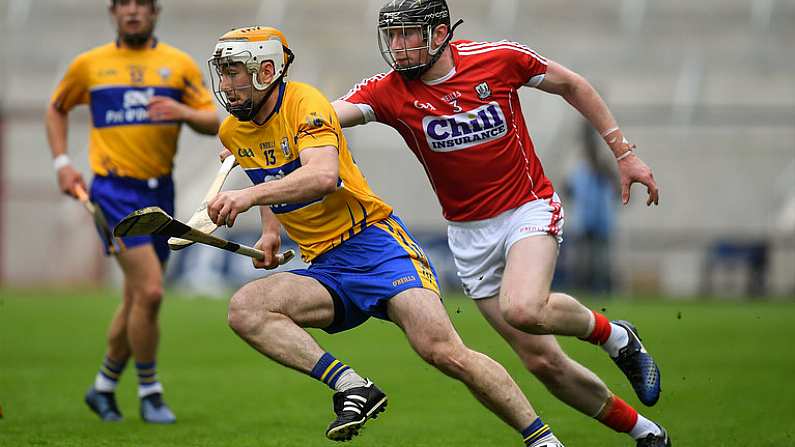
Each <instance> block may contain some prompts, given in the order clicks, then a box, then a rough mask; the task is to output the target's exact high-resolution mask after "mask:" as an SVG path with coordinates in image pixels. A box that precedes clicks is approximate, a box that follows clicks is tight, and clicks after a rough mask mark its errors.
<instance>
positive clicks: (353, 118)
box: [331, 99, 364, 127]
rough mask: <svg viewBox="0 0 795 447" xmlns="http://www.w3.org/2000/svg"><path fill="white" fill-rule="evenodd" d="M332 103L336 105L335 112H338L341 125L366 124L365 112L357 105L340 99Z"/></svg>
mask: <svg viewBox="0 0 795 447" xmlns="http://www.w3.org/2000/svg"><path fill="white" fill-rule="evenodd" d="M331 105H332V106H333V107H334V112H336V113H337V118H339V120H340V126H342V127H353V126H358V125H360V124H364V113H362V111H361V110H359V108H358V107H356V106H355V105H353V104H351V103H349V102H348V101H342V100H340V99H338V100H336V101H334V102H332V103H331Z"/></svg>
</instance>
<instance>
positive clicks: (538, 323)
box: [502, 300, 551, 335]
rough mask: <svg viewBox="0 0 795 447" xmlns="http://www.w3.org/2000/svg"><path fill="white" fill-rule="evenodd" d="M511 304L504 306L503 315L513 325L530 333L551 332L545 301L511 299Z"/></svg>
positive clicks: (541, 333)
mask: <svg viewBox="0 0 795 447" xmlns="http://www.w3.org/2000/svg"><path fill="white" fill-rule="evenodd" d="M510 302H511V304H509V305H507V306H504V307H503V308H502V317H503V318H504V319H505V321H506V322H507V323H508V324H510V325H511V326H513V327H515V328H517V329H519V330H521V331H523V332H527V333H530V334H537V335H543V334H549V333H551V332H550V327H549V325H548V323H547V321H546V320H547V319H546V312H545V306H544V303H545V302H546V301H542V303H541V304H536V303H538V300H529V301H528V300H510Z"/></svg>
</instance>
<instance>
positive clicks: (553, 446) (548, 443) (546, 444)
mask: <svg viewBox="0 0 795 447" xmlns="http://www.w3.org/2000/svg"><path fill="white" fill-rule="evenodd" d="M558 446H560V447H563V443H562V442H560V441H559V440H558V438H557V437H555V435H554V434H553V433H550V435H549V436H544V437H543V438H541V439H539V440H538V441H536V442H534V443H532V444H530V445H529V446H527V447H558Z"/></svg>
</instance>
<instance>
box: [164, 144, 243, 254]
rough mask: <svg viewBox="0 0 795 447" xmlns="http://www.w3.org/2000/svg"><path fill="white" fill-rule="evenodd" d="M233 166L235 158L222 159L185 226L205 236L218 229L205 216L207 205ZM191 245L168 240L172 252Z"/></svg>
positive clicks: (182, 241)
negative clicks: (202, 198) (199, 203)
mask: <svg viewBox="0 0 795 447" xmlns="http://www.w3.org/2000/svg"><path fill="white" fill-rule="evenodd" d="M235 166H237V161H236V160H235V157H227V158H226V159H224V161H223V163H221V167H220V168H219V169H218V173H217V174H215V178H214V179H213V182H212V183H211V184H210V188H209V189H208V190H207V194H205V195H204V200H202V203H201V205H199V207H198V208H196V211H194V212H193V215H192V216H190V219H188V221H187V222H186V225H188V226H189V227H192V228H194V229H196V230H199V231H201V232H203V233H207V234H210V233H212V232H213V231H215V230H217V229H218V225H216V224H215V223H214V222H213V221H212V220H210V216H209V215H208V214H207V203H208V202H209V201H210V199H212V198H213V197H215V195H216V194H218V192H220V191H221V188H222V187H223V186H224V182H225V181H226V178H227V177H229V173H230V172H232V169H233V168H234V167H235ZM193 243H194V241H190V240H187V239H182V238H178V237H171V238H169V239H168V247H169V248H171V249H172V250H181V249H183V248H185V247H187V246H189V245H191V244H193Z"/></svg>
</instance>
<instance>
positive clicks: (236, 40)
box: [207, 27, 295, 121]
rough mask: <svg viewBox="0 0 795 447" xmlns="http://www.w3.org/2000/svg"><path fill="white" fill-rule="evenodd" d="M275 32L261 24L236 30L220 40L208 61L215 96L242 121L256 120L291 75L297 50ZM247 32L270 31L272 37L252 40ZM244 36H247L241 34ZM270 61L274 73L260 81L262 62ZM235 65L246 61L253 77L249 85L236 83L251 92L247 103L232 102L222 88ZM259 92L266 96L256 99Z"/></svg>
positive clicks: (245, 68)
mask: <svg viewBox="0 0 795 447" xmlns="http://www.w3.org/2000/svg"><path fill="white" fill-rule="evenodd" d="M273 31H276V30H273V29H268V28H260V27H255V28H246V29H241V30H232V31H230V32H229V33H227V35H225V36H224V37H222V38H221V39H220V40H219V42H218V44H217V45H216V46H215V51H214V52H213V56H212V57H211V58H210V59H208V61H207V64H208V66H209V71H210V79H211V83H212V89H213V93H214V94H215V98H216V99H217V100H218V102H219V103H221V105H223V106H224V108H225V109H226V111H227V112H229V113H230V114H232V115H233V116H235V117H236V118H237V119H239V120H241V121H251V120H252V119H254V117H255V116H256V115H257V113H258V112H259V110H260V108H261V107H262V105H263V104H264V103H265V101H267V99H268V98H269V97H270V96H271V94H272V93H273V90H275V88H276V87H277V86H278V85H279V84H281V82H282V80H283V79H284V77H285V76H286V75H287V69H288V68H289V66H290V64H291V63H292V62H293V60H294V59H295V56H294V55H293V52H292V51H290V49H289V48H287V45H286V41H285V40H283V36H281V33H279V32H278V31H276V32H277V33H278V35H276V34H274V35H270V34H273ZM246 32H248V33H253V34H266V36H267V37H268V38H267V39H266V40H251V39H250V38H248V37H247V36H245V34H246ZM230 34H232V37H228V38H227V37H226V36H228V35H230ZM241 35H243V36H244V37H239V36H241ZM266 61H270V62H272V63H273V68H274V75H273V79H271V81H270V82H268V83H265V84H263V83H261V82H260V81H259V78H258V76H257V74H258V72H259V70H260V66H261V65H262V63H263V62H266ZM235 64H242V69H243V71H244V73H243V75H245V76H246V77H250V82H248V83H247V84H246V85H245V86H239V85H237V86H236V85H233V86H232V89H233V90H236V91H241V90H247V91H248V98H246V100H245V101H244V102H242V103H239V104H235V105H232V104H231V103H230V101H229V96H228V94H227V92H225V91H223V90H222V89H221V80H222V78H223V77H224V76H226V74H225V72H226V71H228V70H229V68H230V67H231V66H233V65H235ZM257 91H264V92H265V95H263V97H262V98H261V99H260V100H258V101H256V102H255V101H254V94H255V93H256V92H257Z"/></svg>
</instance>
